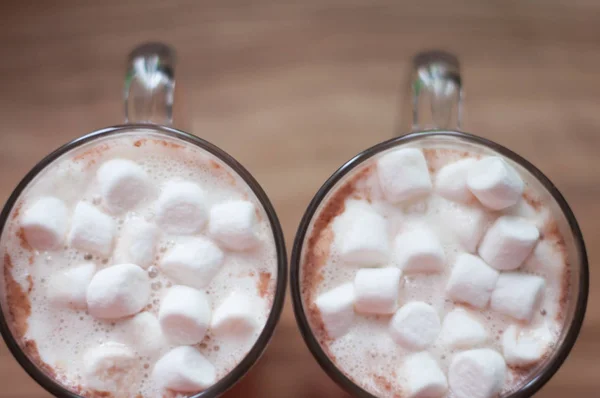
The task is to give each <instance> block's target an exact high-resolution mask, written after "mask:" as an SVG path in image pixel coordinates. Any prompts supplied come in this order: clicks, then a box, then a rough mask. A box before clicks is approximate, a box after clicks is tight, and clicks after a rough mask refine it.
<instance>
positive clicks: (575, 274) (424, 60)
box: [290, 51, 589, 398]
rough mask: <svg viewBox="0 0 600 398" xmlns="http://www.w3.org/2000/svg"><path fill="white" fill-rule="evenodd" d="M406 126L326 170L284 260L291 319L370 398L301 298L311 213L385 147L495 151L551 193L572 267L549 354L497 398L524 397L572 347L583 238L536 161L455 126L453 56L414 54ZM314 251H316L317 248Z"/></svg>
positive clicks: (332, 368)
mask: <svg viewBox="0 0 600 398" xmlns="http://www.w3.org/2000/svg"><path fill="white" fill-rule="evenodd" d="M411 87H412V97H411V99H412V121H413V125H412V132H411V133H409V134H406V135H402V136H399V137H396V138H392V139H390V140H388V141H385V142H382V143H379V144H377V145H375V146H373V147H371V148H369V149H366V150H365V151H363V152H361V153H359V154H358V155H356V156H355V157H353V158H352V159H350V160H349V161H347V162H346V163H345V164H344V165H343V166H342V167H340V168H339V169H338V170H337V171H335V172H334V173H333V175H332V176H331V177H329V179H328V180H327V181H326V182H325V183H324V184H323V186H322V187H321V188H320V189H319V191H318V192H317V193H316V195H315V196H314V198H313V199H312V201H311V202H310V204H309V206H308V208H307V210H306V212H305V214H304V216H303V218H302V220H301V222H300V225H299V227H298V231H297V234H296V238H295V241H294V247H293V249H292V257H291V263H290V284H291V294H292V300H293V305H294V312H295V316H296V321H297V323H298V326H299V328H300V332H301V333H302V336H303V338H304V341H305V343H306V344H307V346H308V348H309V349H310V351H311V352H312V354H313V356H314V357H315V359H316V360H317V362H318V363H319V365H320V366H321V367H322V368H323V370H324V371H325V372H326V373H327V374H328V375H329V376H330V377H331V378H332V379H333V380H334V381H335V382H336V383H337V384H338V385H339V386H341V387H342V388H343V389H345V390H346V391H347V392H349V393H351V394H352V395H354V396H356V397H361V398H362V397H365V398H374V396H373V395H372V394H371V393H369V392H367V391H365V390H364V389H363V388H362V387H360V386H359V385H357V384H356V383H355V382H354V381H352V380H351V379H350V378H349V377H348V376H347V375H346V374H344V372H342V371H341V370H340V369H338V367H337V366H336V364H335V363H334V362H333V360H332V359H331V358H330V357H329V356H328V355H327V354H326V352H325V350H324V348H323V347H322V346H321V344H320V343H319V340H318V338H317V337H316V336H315V334H314V332H313V330H312V328H311V324H310V321H309V317H308V316H307V312H308V309H307V306H308V304H307V303H305V302H304V298H303V293H302V292H303V289H302V283H303V275H304V270H303V261H304V258H305V255H306V247H307V246H308V245H307V242H308V239H309V237H310V236H311V232H312V230H313V227H314V226H315V221H316V217H315V215H317V214H319V213H320V211H321V210H323V209H324V203H326V202H327V200H328V199H329V198H331V197H332V196H333V194H334V193H335V191H336V189H337V188H338V187H341V186H342V185H343V183H344V182H346V181H348V180H349V179H350V178H351V177H352V176H353V175H354V174H355V173H353V172H354V171H357V170H360V168H361V165H364V164H365V162H366V161H368V160H369V159H372V158H373V157H374V156H376V155H378V154H380V153H382V152H384V151H386V150H389V149H391V148H400V147H402V146H405V145H407V144H415V143H418V144H424V145H427V144H440V143H441V144H459V145H460V146H461V147H462V148H466V149H472V150H480V151H483V152H484V153H495V154H500V155H501V156H502V157H504V158H505V159H506V160H508V162H509V163H511V164H512V165H513V167H515V168H517V169H518V170H519V171H521V172H522V173H523V174H525V175H529V176H531V177H532V178H531V179H532V180H533V181H532V185H533V186H534V187H535V189H536V190H537V191H538V192H542V193H543V194H544V195H546V197H548V198H550V199H551V202H552V203H551V207H552V209H551V210H552V214H553V216H554V217H555V218H556V220H557V223H558V224H559V226H560V231H561V233H562V235H563V238H564V240H565V244H566V247H567V253H568V254H567V260H568V263H569V264H570V267H571V280H570V296H569V302H568V304H567V307H566V310H565V312H566V315H565V317H564V321H563V327H562V332H561V335H560V336H559V338H558V341H557V344H556V345H555V346H554V348H553V349H552V351H551V353H550V355H548V356H547V357H546V358H545V359H543V360H542V361H541V362H540V363H539V364H538V365H536V366H535V367H534V368H533V370H532V371H531V373H530V377H528V378H527V380H526V381H525V382H524V383H521V384H522V385H521V386H520V387H519V388H518V389H517V390H516V391H511V392H509V393H508V394H504V396H503V398H508V397H510V398H525V397H531V396H532V395H533V394H534V393H536V392H537V391H538V390H539V389H540V388H541V387H542V386H543V385H544V384H545V383H546V382H547V381H548V380H549V379H550V378H551V377H552V376H553V375H554V373H555V372H556V371H557V370H558V369H559V368H560V366H561V365H562V363H563V362H564V360H565V359H566V357H567V356H568V354H569V352H570V351H571V349H572V347H573V345H574V344H575V341H576V339H577V336H578V334H579V331H580V329H581V326H582V323H583V319H584V315H585V311H586V306H587V298H588V288H589V270H588V261H587V255H586V251H585V246H584V242H583V237H582V235H581V231H580V229H579V226H578V225H577V221H576V219H575V216H574V215H573V212H572V211H571V209H570V208H569V206H568V204H567V202H566V201H565V199H564V198H563V196H562V195H561V194H560V192H559V191H558V190H557V189H556V187H555V186H554V185H553V184H552V182H550V180H549V179H548V178H547V177H546V176H544V174H542V172H541V171H539V170H538V169H537V168H536V167H535V166H533V165H532V164H531V163H529V162H528V161H527V160H525V159H523V158H522V157H521V156H519V155H517V154H516V153H514V152H512V151H510V150H508V149H506V148H504V147H502V146H500V145H498V144H496V143H495V142H492V141H489V140H487V139H484V138H481V137H478V136H475V135H472V134H469V133H465V132H462V131H460V130H459V129H460V121H461V107H462V94H463V92H462V82H461V76H460V71H459V64H458V60H457V58H456V57H455V56H453V55H451V54H448V53H444V52H435V51H434V52H425V53H421V54H419V55H417V56H416V57H415V59H414V62H413V74H412V82H411ZM317 255H318V254H317Z"/></svg>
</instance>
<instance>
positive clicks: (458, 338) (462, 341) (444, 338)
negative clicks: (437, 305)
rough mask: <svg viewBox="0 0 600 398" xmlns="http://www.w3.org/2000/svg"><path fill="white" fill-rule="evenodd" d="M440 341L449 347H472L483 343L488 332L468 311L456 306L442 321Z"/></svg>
mask: <svg viewBox="0 0 600 398" xmlns="http://www.w3.org/2000/svg"><path fill="white" fill-rule="evenodd" d="M439 339H440V342H441V343H442V344H444V345H446V346H448V347H450V348H453V349H455V348H472V347H474V346H476V345H479V344H482V343H485V341H486V340H487V339H488V332H487V331H486V330H485V327H484V326H483V325H482V324H481V323H480V322H479V321H478V320H477V319H475V317H474V316H472V315H471V314H469V312H468V311H466V310H464V309H462V308H456V309H454V310H452V311H451V312H449V313H448V315H446V317H445V318H444V322H442V331H441V332H440V337H439Z"/></svg>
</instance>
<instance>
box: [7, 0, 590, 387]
mask: <svg viewBox="0 0 600 398" xmlns="http://www.w3.org/2000/svg"><path fill="white" fill-rule="evenodd" d="M0 18H1V23H0V49H2V60H1V61H0V90H1V93H2V94H1V95H0V117H1V120H2V127H1V130H0V199H1V200H5V199H6V198H7V197H8V195H9V194H10V192H11V191H12V189H13V188H14V187H15V185H16V184H17V183H18V181H19V179H20V178H21V177H22V176H23V175H24V174H25V173H26V172H27V171H28V170H29V169H30V168H31V167H32V166H33V165H34V164H35V163H36V162H37V161H38V160H39V159H41V157H42V156H44V155H45V154H47V153H48V152H49V151H50V150H52V149H54V148H56V147H57V146H58V145H60V144H62V143H64V142H66V141H68V140H70V139H72V138H74V137H76V136H78V135H81V134H83V133H85V132H89V131H92V130H94V129H97V128H100V127H103V126H107V125H112V124H117V123H120V122H121V121H122V119H123V116H122V108H123V107H122V102H121V98H120V94H121V90H122V86H123V82H122V77H123V75H124V60H125V56H126V54H127V53H128V51H129V50H130V49H131V48H132V47H133V46H135V45H136V44H138V43H140V42H142V41H146V40H163V41H166V42H168V43H170V44H172V45H174V46H175V47H176V48H177V50H178V51H179V61H180V62H179V66H178V69H177V72H176V73H177V79H178V80H177V81H178V90H179V91H180V92H179V94H183V95H182V96H183V97H184V98H185V109H186V114H187V119H186V120H184V121H180V123H181V124H180V126H183V127H186V128H187V129H188V130H189V131H191V132H193V133H195V134H197V135H199V136H201V137H203V138H206V139H208V140H209V141H212V142H213V143H215V144H217V145H219V146H220V147H222V148H224V149H225V150H227V151H228V152H229V153H231V154H232V155H233V156H235V157H236V158H237V159H238V160H239V161H240V162H242V163H243V164H244V165H245V166H246V167H247V168H248V169H249V170H250V171H251V172H252V173H253V174H254V176H255V177H256V178H257V179H258V180H259V181H260V183H261V184H262V185H263V187H264V188H265V190H266V191H267V193H268V194H269V195H270V197H271V200H272V202H273V203H274V205H275V207H276V208H277V210H278V213H279V217H280V220H281V222H282V224H283V228H284V232H285V235H286V239H287V243H288V248H289V247H290V246H291V244H292V241H293V238H294V233H295V229H296V227H297V224H298V222H299V220H300V217H301V216H302V214H303V212H304V209H305V207H306V205H307V204H308V202H309V200H310V199H311V197H312V195H313V194H314V193H315V191H316V190H317V189H318V187H319V186H320V185H321V184H322V182H323V181H324V180H325V179H326V178H327V177H328V176H329V175H330V174H331V173H332V172H333V171H334V170H335V169H336V168H337V167H339V166H340V165H341V164H342V163H343V162H344V161H345V160H347V159H349V158H350V157H351V156H353V155H354V154H356V153H357V152H359V151H360V150H362V149H364V148H366V147H367V146H370V145H372V144H374V143H376V142H378V141H381V140H383V139H386V138H388V137H390V136H391V135H392V133H393V131H394V129H395V128H396V126H397V124H398V115H399V114H401V113H402V111H403V109H402V105H403V104H404V101H403V98H405V93H404V92H402V90H401V89H400V88H401V86H402V85H401V83H402V82H403V81H404V79H405V77H406V76H407V73H408V68H409V61H410V58H411V56H412V55H413V54H414V53H415V52H417V51H419V50H422V49H428V48H434V47H435V48H443V49H446V50H450V51H453V52H455V53H457V54H458V55H459V56H460V58H461V61H462V64H463V73H464V79H465V89H466V93H467V96H466V120H465V128H466V130H467V131H470V132H475V133H477V134H479V135H482V136H485V137H487V138H490V139H492V140H495V141H497V142H499V143H501V144H504V145H506V146H508V147H509V148H512V149H514V150H515V151H517V152H518V153H520V154H521V155H523V156H525V157H526V158H528V159H530V160H531V161H532V162H533V163H534V164H536V165H537V166H538V167H539V168H541V169H542V170H544V172H545V173H546V174H547V175H548V176H549V177H550V178H551V179H552V180H553V182H554V183H555V184H556V185H557V186H558V188H559V189H560V190H561V191H562V192H563V194H564V195H565V196H566V198H567V200H568V201H569V203H570V204H571V206H572V208H573V210H574V212H575V214H576V215H577V216H578V218H579V221H580V225H581V228H582V230H583V232H584V235H585V238H586V243H587V245H588V250H589V257H590V265H591V268H592V281H591V286H592V289H591V294H590V306H589V310H588V313H587V318H586V321H585V325H584V328H583V331H582V333H581V336H580V338H579V341H578V343H577V345H576V346H575V348H574V350H573V351H572V353H571V355H570V357H569V358H568V360H567V362H566V363H565V365H564V366H563V367H562V368H561V370H560V371H559V372H558V374H557V375H556V376H555V377H554V378H553V379H552V380H551V381H550V382H549V383H548V384H547V386H546V387H545V388H544V389H543V390H542V391H541V392H540V393H539V394H538V395H537V396H538V397H542V398H559V397H565V396H571V397H596V396H600V393H599V392H598V390H599V389H600V377H599V375H600V361H599V360H598V358H599V357H600V307H598V305H597V303H598V302H599V301H600V288H599V287H598V284H597V282H598V281H597V280H596V274H597V273H596V272H595V267H596V261H597V259H598V256H599V255H600V217H599V216H600V212H599V211H598V208H599V207H598V202H599V200H600V184H599V182H600V181H599V178H598V170H599V166H600V162H599V161H598V152H599V151H600V73H599V67H598V65H600V3H598V2H596V1H593V0H588V1H567V0H560V1H559V0H550V1H487V2H470V1H463V0H457V1H451V2H448V1H442V0H423V1H419V2H402V1H397V0H393V1H380V2H373V1H355V0H306V1H299V2H295V1H290V0H283V1H274V0H256V1H245V0H236V1H227V2H224V1H196V0H170V1H158V0H139V1H133V0H105V1H83V0H80V1H75V0H73V1H57V0H52V1H37V2H32V1H4V2H1V3H0ZM0 385H1V387H0V396H1V397H6V398H39V397H47V396H49V395H48V394H47V393H45V392H44V391H43V390H42V389H41V388H40V387H38V386H37V385H36V384H35V383H34V382H33V381H32V380H30V379H29V378H28V377H27V375H26V374H25V372H24V371H23V370H21V368H20V367H19V366H18V365H17V363H16V362H15V361H14V360H13V358H12V357H11V355H10V353H9V352H8V350H7V349H6V347H4V346H2V348H0ZM227 396H228V397H291V398H296V397H297V398H301V397H302V398H303V397H343V396H346V395H345V394H344V393H343V392H342V391H341V390H340V389H339V388H338V387H337V386H335V384H333V382H331V381H330V380H329V379H328V377H327V376H326V375H325V374H324V372H323V371H321V369H320V368H319V367H318V365H317V364H316V362H315V361H314V360H313V358H312V356H311V355H310V354H309V352H308V350H307V349H306V347H305V345H304V343H303V341H302V339H301V337H300V335H299V333H298V331H297V328H296V325H295V321H294V318H293V313H292V308H291V304H290V301H289V300H288V301H287V303H286V307H285V310H284V313H283V315H282V318H281V322H280V324H279V327H278V329H277V332H276V334H275V337H274V339H273V341H272V343H271V345H270V346H269V348H268V350H267V352H266V354H265V355H264V356H263V358H262V359H261V360H260V362H259V364H258V365H257V366H255V367H254V368H253V369H252V371H251V372H250V374H249V375H248V376H247V377H246V378H244V380H243V381H242V382H241V383H239V384H238V385H237V386H236V387H235V388H234V389H233V390H232V391H231V393H229V394H228V395H227Z"/></svg>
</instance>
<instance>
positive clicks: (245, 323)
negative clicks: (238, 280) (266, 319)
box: [210, 292, 261, 339]
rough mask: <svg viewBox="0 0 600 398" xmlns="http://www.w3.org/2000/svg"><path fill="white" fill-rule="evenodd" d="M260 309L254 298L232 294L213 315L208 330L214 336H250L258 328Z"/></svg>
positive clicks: (259, 304) (236, 293)
mask: <svg viewBox="0 0 600 398" xmlns="http://www.w3.org/2000/svg"><path fill="white" fill-rule="evenodd" d="M260 308H261V303H260V302H257V300H256V299H255V298H254V297H249V296H247V295H246V294H243V293H239V292H232V293H231V294H230V295H229V296H228V297H227V298H226V299H225V300H224V301H223V302H222V303H221V305H219V306H218V307H217V309H216V310H215V312H214V313H213V316H212V321H211V324H210V329H211V330H212V332H213V334H214V335H215V336H222V335H224V336H233V337H236V338H237V339H240V338H243V337H249V336H252V335H253V334H254V332H255V331H256V330H257V329H258V328H259V326H260V322H259V319H260V317H261V313H260Z"/></svg>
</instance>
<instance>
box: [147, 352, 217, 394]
mask: <svg viewBox="0 0 600 398" xmlns="http://www.w3.org/2000/svg"><path fill="white" fill-rule="evenodd" d="M152 379H154V381H155V382H156V383H157V384H158V385H159V386H161V387H163V388H165V389H169V390H173V391H177V392H187V393H195V392H198V391H201V390H205V389H207V388H208V387H210V386H212V385H213V384H215V382H216V381H217V372H216V370H215V367H214V366H213V364H212V363H210V362H209V361H208V359H206V358H205V357H204V356H203V355H202V354H201V353H200V351H198V350H197V349H195V348H193V347H187V346H182V347H177V348H173V349H172V350H171V351H169V352H168V353H166V354H165V355H164V356H163V357H162V358H160V359H159V360H158V361H156V364H155V365H154V369H153V370H152Z"/></svg>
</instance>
